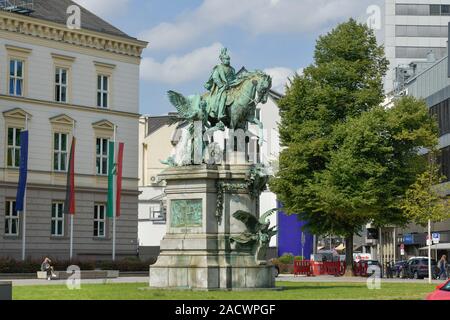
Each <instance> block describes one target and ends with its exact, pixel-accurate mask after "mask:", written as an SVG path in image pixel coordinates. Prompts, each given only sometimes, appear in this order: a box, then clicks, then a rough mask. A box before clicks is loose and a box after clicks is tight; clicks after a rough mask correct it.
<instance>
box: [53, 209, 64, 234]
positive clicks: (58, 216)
mask: <svg viewBox="0 0 450 320" xmlns="http://www.w3.org/2000/svg"><path fill="white" fill-rule="evenodd" d="M63 236H64V203H62V202H54V203H52V237H63Z"/></svg>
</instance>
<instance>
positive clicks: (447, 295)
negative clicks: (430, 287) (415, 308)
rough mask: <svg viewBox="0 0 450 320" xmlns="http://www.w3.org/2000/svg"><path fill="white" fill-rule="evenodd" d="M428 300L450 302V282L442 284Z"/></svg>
mask: <svg viewBox="0 0 450 320" xmlns="http://www.w3.org/2000/svg"><path fill="white" fill-rule="evenodd" d="M427 300H450V280H449V281H447V282H446V283H443V284H440V285H438V286H437V287H436V290H435V291H433V292H432V293H430V294H429V295H428V296H427Z"/></svg>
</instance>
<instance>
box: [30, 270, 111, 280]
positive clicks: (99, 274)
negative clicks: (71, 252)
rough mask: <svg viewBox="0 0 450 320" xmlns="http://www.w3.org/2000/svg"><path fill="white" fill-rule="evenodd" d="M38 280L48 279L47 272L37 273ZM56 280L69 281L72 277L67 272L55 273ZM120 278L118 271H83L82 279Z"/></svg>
mask: <svg viewBox="0 0 450 320" xmlns="http://www.w3.org/2000/svg"><path fill="white" fill-rule="evenodd" d="M36 275H37V278H38V279H43V280H46V279H47V272H42V271H38V272H37V273H36ZM55 275H56V278H52V279H53V280H67V279H69V277H71V276H72V274H71V273H67V272H66V271H55ZM118 277H119V271H118V270H88V271H81V279H82V280H83V279H114V278H118Z"/></svg>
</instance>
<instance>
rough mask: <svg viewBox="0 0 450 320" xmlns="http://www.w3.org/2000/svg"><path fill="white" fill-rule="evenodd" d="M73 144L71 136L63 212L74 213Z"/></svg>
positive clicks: (74, 142) (73, 139)
mask: <svg viewBox="0 0 450 320" xmlns="http://www.w3.org/2000/svg"><path fill="white" fill-rule="evenodd" d="M75 145H76V139H75V137H73V138H72V146H71V147H70V158H69V170H68V171H67V186H66V201H65V203H64V214H72V215H74V214H75Z"/></svg>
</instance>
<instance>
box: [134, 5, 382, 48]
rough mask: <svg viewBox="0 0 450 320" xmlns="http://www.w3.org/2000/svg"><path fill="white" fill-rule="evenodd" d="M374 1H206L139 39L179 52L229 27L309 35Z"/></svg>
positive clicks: (143, 34) (357, 13)
mask: <svg viewBox="0 0 450 320" xmlns="http://www.w3.org/2000/svg"><path fill="white" fill-rule="evenodd" d="M373 1H374V0H245V1H242V0H227V1H224V0H203V3H202V4H201V5H200V6H199V7H197V8H196V9H195V10H193V11H191V12H188V13H185V14H183V15H181V16H179V17H178V18H177V19H176V21H175V22H172V23H167V22H164V23H161V24H159V25H157V26H156V27H154V28H152V29H150V30H146V31H144V32H142V33H141V34H140V35H139V38H142V39H145V40H147V41H149V42H150V47H149V48H150V49H152V48H153V49H169V50H170V49H176V48H179V47H183V46H185V45H187V44H190V43H192V41H195V40H197V39H199V38H205V37H206V38H208V35H211V34H213V32H215V31H216V30H218V29H220V28H222V27H226V26H238V27H240V28H241V29H243V30H244V31H247V32H250V33H251V34H256V35H259V34H278V33H292V34H298V33H306V32H309V31H312V30H320V29H322V28H323V27H325V26H327V25H328V24H330V23H335V22H337V21H339V20H342V19H346V18H349V17H351V16H360V14H361V12H366V8H367V6H368V5H369V4H371V3H373Z"/></svg>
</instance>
